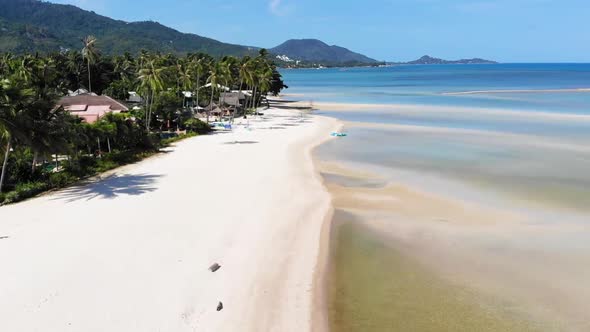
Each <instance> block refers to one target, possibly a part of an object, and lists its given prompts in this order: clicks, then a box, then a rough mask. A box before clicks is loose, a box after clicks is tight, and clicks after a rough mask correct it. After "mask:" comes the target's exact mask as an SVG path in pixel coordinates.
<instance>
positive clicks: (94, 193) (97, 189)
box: [54, 174, 162, 203]
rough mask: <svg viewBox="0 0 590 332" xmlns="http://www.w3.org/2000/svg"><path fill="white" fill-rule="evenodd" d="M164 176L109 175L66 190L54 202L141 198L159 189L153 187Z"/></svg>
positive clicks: (57, 195) (58, 194)
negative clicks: (122, 197) (123, 197)
mask: <svg viewBox="0 0 590 332" xmlns="http://www.w3.org/2000/svg"><path fill="white" fill-rule="evenodd" d="M160 177H162V175H152V174H134V175H131V174H124V175H118V174H113V175H109V176H107V177H105V178H102V179H100V180H96V181H92V182H87V183H83V184H80V185H76V186H73V187H70V188H66V189H64V190H62V191H60V192H59V193H57V194H56V196H55V198H54V200H65V201H66V202H68V203H71V202H75V201H79V200H86V201H90V200H93V199H95V198H101V199H114V198H117V197H118V196H123V195H130V196H139V195H143V194H146V193H149V192H152V191H155V190H156V189H157V188H156V187H154V186H153V184H154V183H155V182H156V180H157V179H158V178H160Z"/></svg>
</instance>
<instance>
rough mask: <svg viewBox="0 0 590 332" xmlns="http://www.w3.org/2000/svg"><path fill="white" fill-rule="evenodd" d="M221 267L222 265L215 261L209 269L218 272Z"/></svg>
mask: <svg viewBox="0 0 590 332" xmlns="http://www.w3.org/2000/svg"><path fill="white" fill-rule="evenodd" d="M219 269H221V265H219V264H217V263H215V264H213V265H211V266H210V267H209V271H211V272H217V270H219Z"/></svg>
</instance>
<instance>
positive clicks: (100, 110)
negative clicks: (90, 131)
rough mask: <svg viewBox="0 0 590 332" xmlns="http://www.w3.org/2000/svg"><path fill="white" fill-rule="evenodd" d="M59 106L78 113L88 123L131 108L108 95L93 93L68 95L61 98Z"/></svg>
mask: <svg viewBox="0 0 590 332" xmlns="http://www.w3.org/2000/svg"><path fill="white" fill-rule="evenodd" d="M58 106H61V107H63V108H64V109H65V110H66V111H68V112H70V113H71V114H72V115H76V116H78V117H80V118H82V119H83V120H84V122H87V123H94V122H96V121H98V120H99V119H100V118H102V117H103V116H105V114H107V113H122V112H128V111H129V108H128V107H127V106H125V105H123V104H121V103H120V102H118V101H116V100H115V99H113V98H111V97H108V96H97V95H95V94H93V93H87V94H80V95H77V96H66V97H63V98H61V99H60V100H59V102H58Z"/></svg>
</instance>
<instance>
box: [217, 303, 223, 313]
mask: <svg viewBox="0 0 590 332" xmlns="http://www.w3.org/2000/svg"><path fill="white" fill-rule="evenodd" d="M221 310H223V303H221V302H219V304H218V305H217V311H221Z"/></svg>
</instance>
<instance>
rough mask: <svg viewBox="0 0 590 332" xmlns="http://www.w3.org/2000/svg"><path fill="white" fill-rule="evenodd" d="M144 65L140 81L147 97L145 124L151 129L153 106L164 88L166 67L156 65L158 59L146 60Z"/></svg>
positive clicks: (148, 129)
mask: <svg viewBox="0 0 590 332" xmlns="http://www.w3.org/2000/svg"><path fill="white" fill-rule="evenodd" d="M143 64H144V67H142V68H141V69H140V70H139V77H138V79H139V81H140V89H141V90H142V91H143V92H144V93H145V95H146V98H145V101H146V110H145V111H146V119H145V125H146V130H147V131H148V132H149V131H150V122H151V117H152V106H153V104H154V99H155V98H156V95H157V93H159V92H160V91H162V90H163V89H164V84H163V82H162V71H163V70H164V68H160V67H158V66H157V65H156V59H149V60H146V61H145V62H144V63H143Z"/></svg>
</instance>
